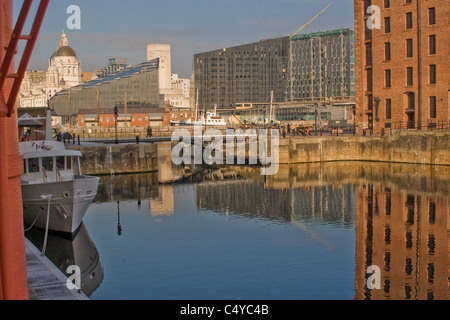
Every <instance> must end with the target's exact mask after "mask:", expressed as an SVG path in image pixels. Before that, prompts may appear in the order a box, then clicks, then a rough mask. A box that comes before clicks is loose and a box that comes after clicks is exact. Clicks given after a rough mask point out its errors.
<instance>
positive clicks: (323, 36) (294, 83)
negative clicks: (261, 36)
mask: <svg viewBox="0 0 450 320" xmlns="http://www.w3.org/2000/svg"><path fill="white" fill-rule="evenodd" d="M289 44H290V59H291V61H290V64H289V76H290V78H289V82H288V83H289V86H288V89H287V96H286V100H287V101H308V100H311V101H317V100H324V99H329V98H331V99H335V100H351V101H353V100H354V96H355V91H356V84H355V34H354V31H353V30H350V29H341V30H332V31H326V32H318V33H310V34H304V35H297V36H294V37H292V38H291V39H290V41H289Z"/></svg>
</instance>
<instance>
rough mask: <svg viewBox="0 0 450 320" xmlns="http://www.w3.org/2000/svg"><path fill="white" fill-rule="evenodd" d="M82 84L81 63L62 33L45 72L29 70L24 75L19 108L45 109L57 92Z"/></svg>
mask: <svg viewBox="0 0 450 320" xmlns="http://www.w3.org/2000/svg"><path fill="white" fill-rule="evenodd" d="M81 83H82V74H81V62H80V61H79V60H78V58H77V54H76V53H75V50H73V49H72V48H71V47H70V43H69V40H68V39H67V35H66V34H65V33H64V32H63V34H62V35H61V40H60V42H59V45H58V49H56V51H55V52H54V53H53V54H52V56H51V57H50V59H49V67H48V69H47V72H44V71H40V70H30V71H27V72H26V74H25V78H24V80H23V82H22V87H21V89H20V93H19V100H18V106H19V107H20V108H32V107H41V108H42V107H46V106H47V101H48V100H49V99H50V98H51V97H52V96H54V95H55V94H56V93H57V92H59V91H61V90H64V89H68V88H71V87H74V86H77V85H80V84H81Z"/></svg>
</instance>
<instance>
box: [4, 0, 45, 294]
mask: <svg viewBox="0 0 450 320" xmlns="http://www.w3.org/2000/svg"><path fill="white" fill-rule="evenodd" d="M31 2H32V1H30V0H25V1H24V6H28V5H29V6H31ZM42 2H44V4H43V5H42ZM47 5H48V0H43V1H41V5H40V9H39V10H38V13H37V16H36V20H35V24H34V26H33V28H36V29H35V32H34V33H35V35H36V36H37V33H38V32H39V28H40V23H39V22H38V23H36V21H39V20H40V22H42V19H43V16H44V15H45V11H46V9H47ZM19 20H20V17H19ZM19 23H20V21H19ZM38 24H39V25H38ZM35 26H36V27H35ZM16 27H17V26H16ZM32 33H33V30H32ZM12 35H13V0H0V65H2V66H3V65H7V68H6V67H5V68H2V69H3V70H2V73H3V74H0V77H5V74H6V73H7V74H9V75H11V74H14V72H15V70H14V69H15V66H14V60H13V59H11V57H9V58H8V55H10V52H14V53H15V52H16V50H17V43H14V41H13V37H12ZM17 36H19V37H21V39H25V40H28V41H30V37H23V36H22V35H18V34H15V35H14V37H17ZM35 39H36V38H34V40H35ZM33 46H34V41H33V42H30V43H29V44H27V47H26V49H25V53H24V56H23V57H22V58H23V59H22V61H21V65H20V66H19V69H23V70H25V68H26V65H27V64H28V60H29V58H30V56H31V52H32V49H33ZM8 60H10V61H8ZM5 61H7V63H5V64H4V63H3V62H5ZM19 73H20V70H19ZM16 80H17V77H15V78H14V77H13V78H10V77H6V79H5V80H4V81H2V85H1V86H0V299H2V300H27V299H29V294H28V278H27V265H26V257H25V236H24V229H23V211H22V190H21V183H20V176H21V175H22V174H23V157H22V155H21V154H20V152H19V142H18V126H17V115H16V114H15V113H14V112H12V111H13V110H11V109H12V108H14V107H15V99H16V98H17V93H18V92H17V93H16V91H17V86H19V87H20V85H21V79H20V82H18V81H16ZM8 102H9V106H8Z"/></svg>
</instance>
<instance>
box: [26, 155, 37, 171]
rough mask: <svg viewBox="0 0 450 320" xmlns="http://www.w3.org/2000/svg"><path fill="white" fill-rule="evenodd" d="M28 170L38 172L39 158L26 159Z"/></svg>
mask: <svg viewBox="0 0 450 320" xmlns="http://www.w3.org/2000/svg"><path fill="white" fill-rule="evenodd" d="M28 172H29V173H33V172H39V159H36V158H33V159H28Z"/></svg>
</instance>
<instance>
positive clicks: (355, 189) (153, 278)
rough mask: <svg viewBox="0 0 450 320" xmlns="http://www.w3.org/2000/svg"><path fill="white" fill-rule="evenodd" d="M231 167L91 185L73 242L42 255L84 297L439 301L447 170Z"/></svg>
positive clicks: (55, 243) (444, 265)
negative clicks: (213, 176)
mask: <svg viewBox="0 0 450 320" xmlns="http://www.w3.org/2000/svg"><path fill="white" fill-rule="evenodd" d="M231 169H232V170H234V171H235V172H236V173H238V175H239V178H238V179H230V180H223V181H204V182H195V183H191V182H186V183H179V184H168V185H158V183H157V180H158V175H157V174H141V175H128V176H115V177H103V178H102V181H101V185H100V187H99V194H98V196H97V199H96V200H95V202H94V203H93V204H92V205H91V207H90V209H89V211H88V213H87V214H86V216H85V218H84V224H83V228H82V230H81V231H80V232H79V234H78V235H77V237H76V238H75V239H74V240H73V241H69V240H64V241H65V242H64V243H63V241H62V240H61V239H58V238H56V239H55V237H52V238H51V239H50V240H49V245H48V248H47V251H48V253H47V255H48V256H49V258H50V259H52V260H53V261H54V262H55V261H56V262H55V264H56V265H57V266H59V267H60V268H61V270H65V268H67V266H68V265H70V264H79V265H81V266H83V267H82V270H85V272H84V274H83V283H84V291H85V292H86V294H88V295H89V296H90V298H91V299H93V300H104V299H106V300H109V299H120V300H129V299H139V300H142V299H144V300H147V299H148V300H180V299H182V300H211V299H212V300H237V299H243V300H309V299H311V300H313V299H321V300H337V299H339V300H351V299H358V300H362V299H380V300H385V299H448V297H449V289H448V288H449V287H448V279H447V277H448V268H449V261H448V252H449V239H448V237H449V232H448V225H449V224H448V219H449V209H448V208H449V201H450V200H449V199H450V191H449V183H448V179H449V177H450V175H449V174H448V173H449V172H448V171H449V168H445V167H444V168H442V167H429V166H415V165H392V164H391V165H389V164H368V163H351V164H345V163H330V164H317V165H316V164H311V165H298V166H293V167H288V166H286V167H281V168H280V172H279V174H278V175H277V176H274V177H263V176H260V175H259V171H258V170H257V169H256V168H250V167H233V168H231ZM35 232H36V231H35ZM27 236H28V237H29V238H31V239H32V240H34V241H35V243H38V244H37V246H38V247H39V246H40V245H39V241H41V240H39V239H41V238H40V237H41V236H40V235H37V234H36V233H33V234H28V235H27ZM62 247H64V248H66V251H65V253H62V252H61V251H63V250H62V249H61V248H62ZM61 255H63V256H64V255H65V256H64V257H65V258H61ZM370 265H376V266H379V267H380V270H381V275H380V289H375V290H370V289H368V288H367V284H366V283H367V277H368V275H367V274H366V270H367V267H368V266H370Z"/></svg>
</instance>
